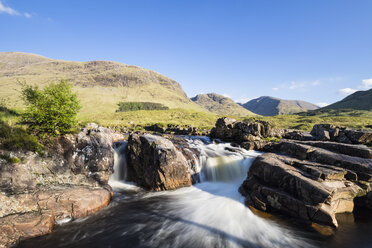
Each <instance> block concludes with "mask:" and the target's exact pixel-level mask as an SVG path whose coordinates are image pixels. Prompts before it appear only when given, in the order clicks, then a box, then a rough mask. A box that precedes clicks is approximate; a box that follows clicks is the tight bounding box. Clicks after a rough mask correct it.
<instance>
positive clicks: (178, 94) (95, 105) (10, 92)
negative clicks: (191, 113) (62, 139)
mask: <svg viewBox="0 0 372 248" xmlns="http://www.w3.org/2000/svg"><path fill="white" fill-rule="evenodd" d="M61 78H64V79H68V80H69V81H70V82H72V83H73V84H74V90H75V91H76V92H77V94H78V96H79V99H80V100H81V103H82V106H83V108H82V110H81V112H80V114H81V115H83V116H87V115H89V116H92V115H94V114H97V113H103V112H115V110H116V109H117V104H118V103H119V102H120V101H141V102H156V103H161V104H164V105H165V106H168V107H169V108H183V109H191V110H197V111H204V112H206V111H205V110H204V109H203V108H201V107H200V106H198V105H197V104H195V103H194V102H192V101H191V100H190V99H189V98H188V97H187V95H186V94H185V92H184V91H183V90H182V87H181V86H180V84H179V83H177V82H176V81H174V80H172V79H170V78H168V77H166V76H163V75H161V74H159V73H157V72H154V71H151V70H147V69H144V68H141V67H138V66H133V65H126V64H122V63H117V62H110V61H90V62H72V61H63V60H54V59H49V58H46V57H43V56H39V55H35V54H29V53H19V52H0V99H6V100H7V102H8V103H9V104H10V105H11V107H22V101H21V100H20V94H19V90H20V87H21V85H20V84H19V83H17V82H26V83H28V84H32V85H37V86H40V87H43V86H44V85H46V84H48V83H49V82H53V81H59V80H61Z"/></svg>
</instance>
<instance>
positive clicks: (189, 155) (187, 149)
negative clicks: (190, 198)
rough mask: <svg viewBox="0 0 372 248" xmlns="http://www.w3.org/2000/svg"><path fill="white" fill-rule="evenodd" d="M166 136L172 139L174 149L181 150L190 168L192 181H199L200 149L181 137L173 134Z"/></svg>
mask: <svg viewBox="0 0 372 248" xmlns="http://www.w3.org/2000/svg"><path fill="white" fill-rule="evenodd" d="M167 138H168V139H169V140H170V141H172V143H173V144H174V146H175V147H176V149H177V150H179V151H180V152H182V154H183V156H184V157H185V159H186V161H187V164H188V166H189V168H190V173H191V178H192V183H193V184H195V183H200V170H201V166H200V164H199V161H200V151H199V150H198V149H197V148H195V147H192V146H190V143H189V142H188V141H187V140H185V139H183V138H178V137H175V136H171V137H167Z"/></svg>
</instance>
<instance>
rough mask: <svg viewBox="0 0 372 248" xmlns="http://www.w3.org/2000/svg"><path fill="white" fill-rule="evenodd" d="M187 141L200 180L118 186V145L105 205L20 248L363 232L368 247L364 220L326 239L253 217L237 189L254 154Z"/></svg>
mask: <svg viewBox="0 0 372 248" xmlns="http://www.w3.org/2000/svg"><path fill="white" fill-rule="evenodd" d="M189 143H190V145H191V146H193V147H195V148H198V149H199V150H200V151H201V154H200V174H201V178H202V182H201V183H199V184H195V185H194V186H192V187H187V188H182V189H178V190H174V191H167V192H156V193H152V192H145V191H143V190H142V189H140V188H138V187H136V186H135V185H133V184H130V183H128V182H125V181H122V180H123V179H124V178H125V168H123V167H125V166H126V163H125V157H124V156H125V153H124V151H125V149H124V148H123V147H124V146H126V144H125V143H123V144H122V145H119V146H118V147H117V149H116V151H117V154H116V161H115V171H116V173H115V174H114V175H113V176H112V177H111V178H110V184H111V186H112V187H113V188H115V191H116V192H115V196H114V199H113V202H112V203H111V204H110V206H109V207H108V208H107V209H105V210H103V211H101V212H99V213H97V214H95V215H93V216H90V217H88V218H85V219H83V220H77V221H73V222H71V223H67V224H64V225H62V226H60V227H58V228H57V230H56V231H55V232H54V233H53V234H51V235H47V236H44V237H40V238H36V239H32V240H27V241H24V242H22V243H21V244H20V247H190V248H191V247H267V248H275V247H371V246H372V242H371V241H372V240H371V237H367V235H364V236H366V237H367V239H366V240H367V241H368V242H369V243H368V245H369V244H371V246H363V242H364V241H363V237H364V236H363V232H366V231H367V230H368V231H369V232H370V234H369V236H371V234H372V231H371V229H370V227H372V225H371V222H368V221H367V222H366V223H367V224H366V225H365V226H363V225H360V224H355V223H354V224H353V225H350V223H349V224H347V225H345V226H348V227H349V228H346V229H343V227H342V220H341V222H340V226H341V227H340V229H339V231H338V232H336V234H335V235H333V236H331V237H328V238H327V237H323V236H321V235H319V234H317V233H316V232H315V231H313V230H312V229H310V228H307V227H305V228H302V225H301V223H299V222H297V221H294V222H292V220H290V219H286V218H283V219H282V220H281V221H279V222H278V221H273V220H270V219H263V218H261V217H258V216H257V215H255V214H253V213H252V212H251V210H249V208H247V207H246V206H245V205H244V204H243V201H244V199H243V197H242V196H241V195H240V194H239V192H238V188H239V186H240V185H241V183H242V182H243V180H244V179H245V177H246V175H247V171H248V169H249V166H250V165H251V163H252V161H253V160H254V158H255V157H256V156H258V155H259V153H257V152H253V151H246V150H244V149H239V148H235V147H232V146H231V145H229V144H213V143H209V141H208V140H199V139H195V138H194V139H190V140H189ZM349 222H350V220H349ZM345 226H344V227H345ZM366 227H367V228H366ZM344 230H346V231H344ZM359 231H361V232H362V234H360V233H359ZM338 233H342V236H340V235H338ZM347 237H350V239H349V240H348V238H347ZM346 244H348V245H351V244H353V246H345V245H346ZM354 244H355V245H356V246H354ZM366 244H367V243H366Z"/></svg>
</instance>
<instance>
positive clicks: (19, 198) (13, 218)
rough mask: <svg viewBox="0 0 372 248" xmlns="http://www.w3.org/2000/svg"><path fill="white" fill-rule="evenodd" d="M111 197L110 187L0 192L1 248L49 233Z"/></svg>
mask: <svg viewBox="0 0 372 248" xmlns="http://www.w3.org/2000/svg"><path fill="white" fill-rule="evenodd" d="M111 197H112V190H111V189H110V188H106V189H104V188H91V187H86V186H72V187H71V186H58V187H49V188H42V189H39V190H38V191H36V192H34V193H32V194H17V195H10V196H6V195H0V217H1V218H0V230H2V232H1V234H0V247H1V245H4V246H5V247H7V246H10V245H12V244H14V243H15V242H17V241H18V240H19V239H27V238H33V237H37V236H41V235H44V234H48V233H50V232H52V231H53V227H54V225H55V224H58V223H59V222H60V221H62V220H66V219H67V220H73V219H77V218H81V217H84V216H87V215H89V214H91V213H95V212H97V211H98V210H100V209H102V208H104V207H106V206H107V205H108V204H109V203H110V199H111ZM3 230H4V231H3ZM3 233H5V234H6V235H3Z"/></svg>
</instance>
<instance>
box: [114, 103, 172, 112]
mask: <svg viewBox="0 0 372 248" xmlns="http://www.w3.org/2000/svg"><path fill="white" fill-rule="evenodd" d="M118 106H119V109H118V110H116V112H126V111H137V110H167V109H169V108H168V107H167V106H164V105H163V104H160V103H154V102H119V104H118Z"/></svg>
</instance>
